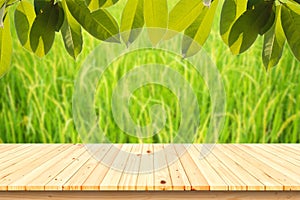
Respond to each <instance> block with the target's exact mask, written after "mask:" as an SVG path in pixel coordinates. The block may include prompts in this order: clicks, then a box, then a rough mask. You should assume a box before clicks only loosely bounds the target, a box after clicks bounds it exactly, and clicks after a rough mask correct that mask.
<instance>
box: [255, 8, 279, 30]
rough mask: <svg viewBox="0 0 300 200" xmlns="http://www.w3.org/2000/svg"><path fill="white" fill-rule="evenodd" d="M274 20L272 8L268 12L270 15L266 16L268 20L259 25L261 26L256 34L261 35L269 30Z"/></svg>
mask: <svg viewBox="0 0 300 200" xmlns="http://www.w3.org/2000/svg"><path fill="white" fill-rule="evenodd" d="M273 8H274V9H275V7H274V6H273ZM274 21H275V12H274V10H273V9H272V10H271V13H270V16H268V20H267V22H266V24H265V25H264V26H263V27H261V28H260V29H259V32H258V34H260V35H263V34H265V33H266V32H267V31H268V30H270V28H271V27H272V26H273V24H274Z"/></svg>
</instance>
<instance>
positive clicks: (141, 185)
mask: <svg viewBox="0 0 300 200" xmlns="http://www.w3.org/2000/svg"><path fill="white" fill-rule="evenodd" d="M153 168H154V154H153V145H152V144H143V149H142V155H141V165H140V170H139V173H138V177H137V182H136V190H143V191H149V190H154V173H153V172H154V171H153Z"/></svg>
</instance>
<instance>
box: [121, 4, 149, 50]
mask: <svg viewBox="0 0 300 200" xmlns="http://www.w3.org/2000/svg"><path fill="white" fill-rule="evenodd" d="M143 11H144V0H128V1H127V3H126V5H125V8H124V10H123V13H122V18H121V26H120V32H121V33H122V34H121V36H122V39H123V41H124V42H125V43H126V44H128V43H132V42H133V41H134V40H135V39H136V38H137V37H138V34H139V32H138V31H137V30H134V31H130V30H132V29H137V28H142V27H143V26H144V15H143Z"/></svg>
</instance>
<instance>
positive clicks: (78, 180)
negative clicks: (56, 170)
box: [63, 144, 111, 191]
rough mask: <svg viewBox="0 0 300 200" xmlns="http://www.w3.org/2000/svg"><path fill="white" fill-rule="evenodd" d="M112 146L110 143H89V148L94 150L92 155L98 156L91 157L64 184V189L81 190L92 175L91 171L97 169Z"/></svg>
mask: <svg viewBox="0 0 300 200" xmlns="http://www.w3.org/2000/svg"><path fill="white" fill-rule="evenodd" d="M110 147H111V146H110V145H97V144H94V145H92V146H91V145H89V150H90V151H91V152H92V155H97V156H92V157H90V158H89V160H88V161H87V162H86V163H84V164H83V165H82V166H81V167H80V168H79V170H78V171H77V172H76V173H75V174H74V175H73V176H72V177H71V178H70V179H69V180H68V181H67V182H66V183H65V184H64V185H63V189H64V190H72V191H74V190H81V189H82V184H83V183H84V182H85V180H86V179H87V178H88V177H89V176H90V175H91V172H92V171H93V170H94V169H95V167H96V166H97V164H98V163H99V161H101V160H102V159H103V157H104V156H105V155H106V153H107V152H108V150H109V149H110ZM98 159H100V160H98Z"/></svg>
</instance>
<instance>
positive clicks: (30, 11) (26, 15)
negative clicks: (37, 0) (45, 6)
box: [14, 1, 36, 51]
mask: <svg viewBox="0 0 300 200" xmlns="http://www.w3.org/2000/svg"><path fill="white" fill-rule="evenodd" d="M14 15H15V16H14V19H15V28H16V32H17V36H18V38H19V41H20V43H21V45H22V46H23V47H24V48H26V49H27V50H29V51H31V47H30V42H29V33H30V29H31V26H32V24H33V21H34V19H35V17H36V16H35V12H34V7H33V5H32V4H31V3H29V2H27V1H21V2H20V4H19V5H18V7H17V8H16V10H15V14H14Z"/></svg>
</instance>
